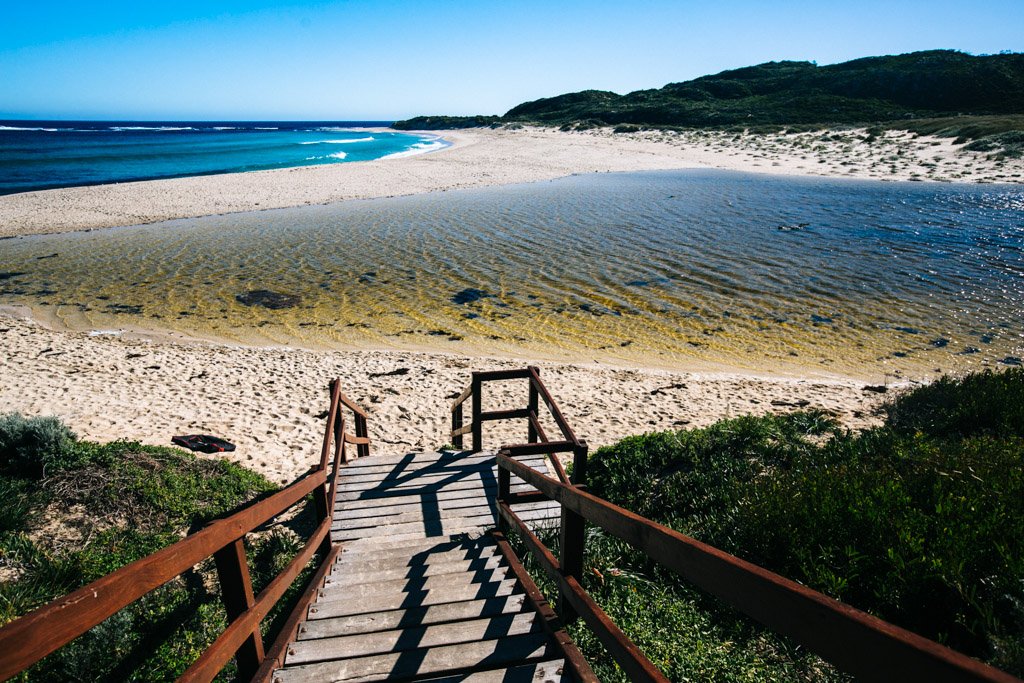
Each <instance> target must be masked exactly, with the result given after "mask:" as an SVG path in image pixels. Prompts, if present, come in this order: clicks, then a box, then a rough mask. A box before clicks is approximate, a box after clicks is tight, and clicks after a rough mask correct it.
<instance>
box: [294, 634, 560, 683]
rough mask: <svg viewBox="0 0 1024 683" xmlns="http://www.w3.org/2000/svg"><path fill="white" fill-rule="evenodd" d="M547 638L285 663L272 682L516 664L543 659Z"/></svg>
mask: <svg viewBox="0 0 1024 683" xmlns="http://www.w3.org/2000/svg"><path fill="white" fill-rule="evenodd" d="M546 640H547V637H546V636H545V635H544V634H543V633H532V634H527V635H521V636H511V637H509V638H504V639H502V640H484V641H479V642H475V643H460V644H458V645H444V646H440V647H431V648H423V649H419V650H407V651H405V652H395V653H389V654H384V655H370V656H369V657H355V658H352V659H341V660H337V661H332V662H319V663H316V664H304V665H300V666H295V667H285V668H283V669H279V670H278V671H277V672H276V673H275V674H274V683H305V682H306V681H317V682H319V681H382V680H386V679H388V678H408V677H412V676H423V675H426V674H432V673H447V672H456V671H459V670H463V669H472V668H475V667H478V666H480V665H481V664H484V663H486V664H487V665H489V666H500V665H502V664H513V663H515V664H518V663H520V662H523V661H526V660H530V659H535V660H538V659H542V658H543V657H544V655H545V653H546V650H547V644H546Z"/></svg>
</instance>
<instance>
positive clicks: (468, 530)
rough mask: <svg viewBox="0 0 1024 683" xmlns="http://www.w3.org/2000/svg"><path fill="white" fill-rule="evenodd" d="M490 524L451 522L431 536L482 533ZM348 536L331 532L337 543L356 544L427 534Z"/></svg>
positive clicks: (409, 538) (395, 540)
mask: <svg viewBox="0 0 1024 683" xmlns="http://www.w3.org/2000/svg"><path fill="white" fill-rule="evenodd" d="M488 526H489V525H487V524H478V525H474V526H465V527H458V526H455V525H451V524H449V525H445V528H443V529H441V530H439V531H438V535H437V536H435V537H431V538H444V536H442V535H441V534H481V533H483V532H485V531H487V528H488ZM346 536H347V535H346V534H345V532H344V531H343V530H342V531H332V532H331V540H332V541H333V542H335V543H342V542H344V543H347V544H354V543H363V544H370V543H376V542H377V541H378V540H379V541H380V542H381V543H401V542H405V541H418V540H420V539H422V538H423V537H424V536H425V534H424V533H423V531H422V530H421V531H410V532H409V533H403V534H395V535H393V536H373V537H370V538H359V537H355V538H349V537H346Z"/></svg>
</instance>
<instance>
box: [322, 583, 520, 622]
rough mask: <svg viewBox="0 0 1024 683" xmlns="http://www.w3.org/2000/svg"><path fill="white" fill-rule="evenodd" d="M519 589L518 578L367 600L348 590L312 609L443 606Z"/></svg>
mask: <svg viewBox="0 0 1024 683" xmlns="http://www.w3.org/2000/svg"><path fill="white" fill-rule="evenodd" d="M515 592H517V591H516V582H515V580H514V579H506V580H505V581H500V582H498V583H474V584H467V585H465V586H462V587H461V588H453V589H451V590H448V591H417V592H414V593H391V594H389V595H373V596H370V597H367V598H366V599H365V600H349V599H347V598H346V597H345V594H344V592H337V593H331V594H330V595H329V596H328V597H326V598H321V599H320V600H317V601H316V602H315V603H314V604H313V605H312V606H311V607H310V608H309V613H310V615H319V616H317V617H316V618H318V619H323V618H325V617H344V616H348V615H350V614H368V613H370V612H380V611H383V610H391V609H409V608H411V607H426V606H428V605H441V604H444V603H446V602H463V601H465V600H481V599H483V598H500V597H504V596H506V595H512V594H513V593H515Z"/></svg>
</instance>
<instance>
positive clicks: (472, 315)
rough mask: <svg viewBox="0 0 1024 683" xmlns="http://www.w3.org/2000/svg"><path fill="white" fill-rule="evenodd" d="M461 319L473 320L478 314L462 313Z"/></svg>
mask: <svg viewBox="0 0 1024 683" xmlns="http://www.w3.org/2000/svg"><path fill="white" fill-rule="evenodd" d="M462 317H463V318H465V319H466V320H475V319H476V318H479V317H480V314H479V313H463V314H462Z"/></svg>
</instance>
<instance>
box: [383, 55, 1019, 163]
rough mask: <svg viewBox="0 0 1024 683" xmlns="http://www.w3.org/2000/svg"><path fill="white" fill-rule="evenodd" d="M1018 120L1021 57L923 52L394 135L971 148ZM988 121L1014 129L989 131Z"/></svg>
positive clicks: (606, 96) (749, 74)
mask: <svg viewBox="0 0 1024 683" xmlns="http://www.w3.org/2000/svg"><path fill="white" fill-rule="evenodd" d="M1020 114H1024V54H1014V53H1011V54H998V55H982V56H972V55H968V54H964V53H962V52H957V51H954V50H930V51H925V52H912V53H909V54H903V55H894V56H884V57H866V58H863V59H855V60H853V61H849V62H844V63H842V64H832V65H829V66H822V67H819V66H817V65H815V64H813V63H811V62H768V63H766V64H758V65H756V66H749V67H745V68H742V69H734V70H730V71H723V72H721V73H719V74H714V75H710V76H702V77H700V78H696V79H694V80H691V81H685V82H681V83H669V84H668V85H666V86H664V87H663V88H659V89H651V90H637V91H635V92H631V93H628V94H626V95H619V94H616V93H613V92H608V91H604V90H584V91H581V92H575V93H567V94H564V95H558V96H555V97H547V98H542V99H539V100H534V101H532V102H524V103H523V104H520V105H518V106H516V107H513V108H512V109H510V110H509V111H508V112H506V113H505V114H504V115H503V116H501V117H495V116H482V117H444V116H432V117H418V118H416V119H411V120H409V121H400V122H398V123H396V124H395V127H396V128H418V129H429V128H435V127H436V128H455V127H460V128H461V127H471V126H490V125H495V124H498V123H506V124H507V123H513V122H517V123H534V124H540V125H548V126H560V127H562V128H563V129H565V130H580V129H587V128H594V127H601V126H618V127H620V128H619V129H620V130H630V129H628V128H622V126H627V125H637V126H646V127H657V128H672V127H685V128H715V129H728V128H732V127H737V126H738V127H740V128H743V129H754V130H773V129H781V127H793V126H812V127H815V126H822V125H835V124H846V125H853V124H856V125H869V124H877V123H887V124H889V125H892V126H894V127H905V128H909V129H917V126H919V122H920V121H921V119H927V120H930V121H932V122H935V121H936V120H938V118H943V119H944V120H945V122H946V123H944V124H943V125H944V127H946V128H948V127H951V126H953V127H957V128H960V129H961V132H958V133H957V134H956V135H957V137H963V138H964V139H965V140H967V139H971V140H974V139H979V138H982V137H985V136H989V135H993V134H999V133H1005V132H1007V131H1011V130H1012V131H1021V130H1024V126H1022V125H1021V117H1020V116H1019V115H1020ZM976 117H977V118H976ZM994 119H1000V120H1001V121H1002V122H1003V124H1010V125H1011V126H1012V127H1010V128H1003V129H1001V130H993V129H992V125H993V123H994ZM996 128H999V125H996ZM982 131H985V132H982ZM1014 140H1015V139H1014ZM1014 140H1009V141H1008V146H1004V145H1003V142H1002V141H1001V140H991V141H990V142H991V143H993V144H994V145H996V146H994V147H991V148H990V149H993V150H995V151H996V152H997V153H1005V154H1007V155H1012V154H1015V153H1016V151H1015V150H1019V149H1020V143H1019V141H1014ZM1003 149H1005V150H1006V152H1003V151H1001V150H1003ZM982 151H987V150H982Z"/></svg>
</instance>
